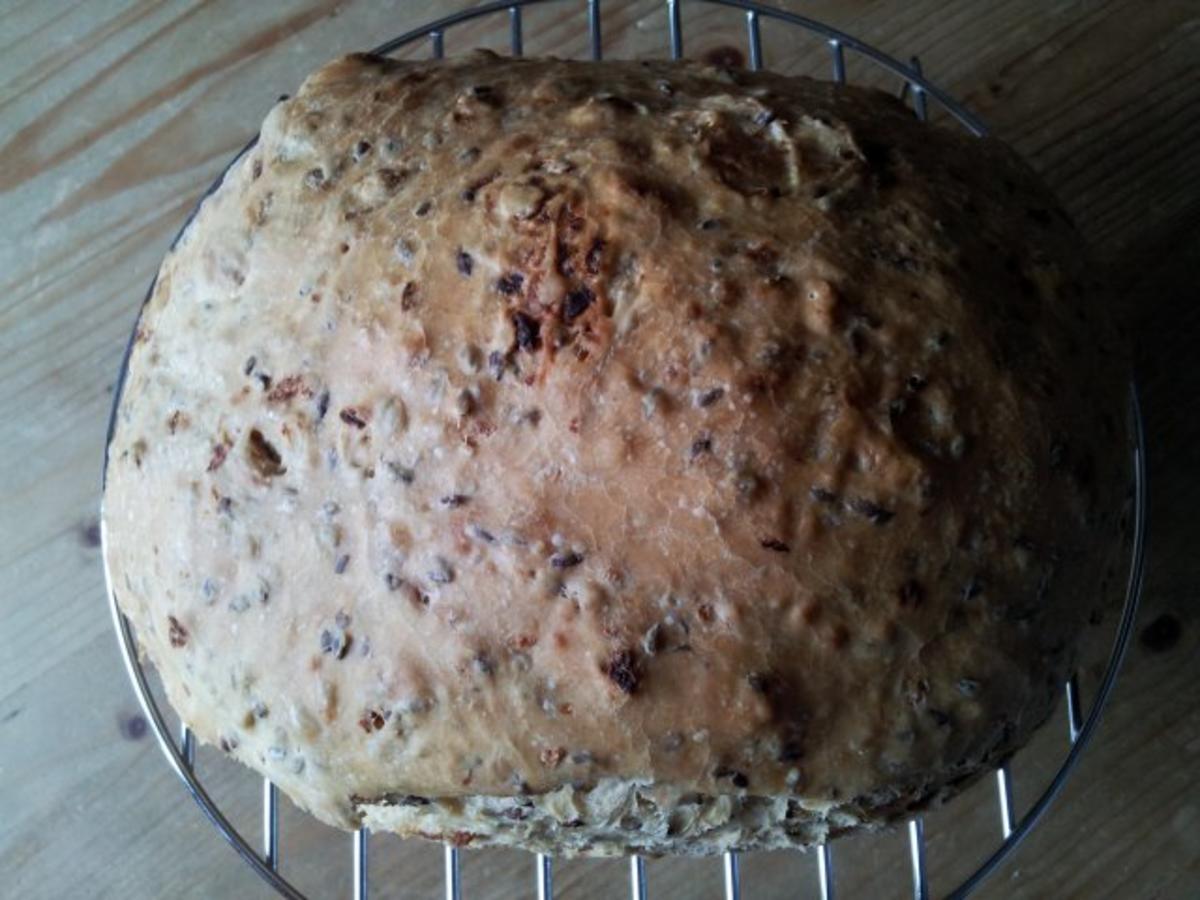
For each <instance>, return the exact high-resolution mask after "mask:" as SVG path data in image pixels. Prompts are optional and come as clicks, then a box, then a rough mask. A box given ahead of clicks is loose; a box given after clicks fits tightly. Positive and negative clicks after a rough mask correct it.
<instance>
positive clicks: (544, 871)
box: [537, 853, 554, 900]
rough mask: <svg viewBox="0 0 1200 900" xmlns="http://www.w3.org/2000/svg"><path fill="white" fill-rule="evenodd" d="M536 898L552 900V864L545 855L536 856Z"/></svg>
mask: <svg viewBox="0 0 1200 900" xmlns="http://www.w3.org/2000/svg"><path fill="white" fill-rule="evenodd" d="M537 898H538V900H554V862H553V860H551V859H550V857H549V856H547V855H546V854H545V853H539V854H538V855H537Z"/></svg>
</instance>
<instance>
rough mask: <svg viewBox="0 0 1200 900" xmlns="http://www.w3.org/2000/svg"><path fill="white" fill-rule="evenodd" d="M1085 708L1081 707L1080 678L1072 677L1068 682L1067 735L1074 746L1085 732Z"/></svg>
mask: <svg viewBox="0 0 1200 900" xmlns="http://www.w3.org/2000/svg"><path fill="white" fill-rule="evenodd" d="M1082 709H1083V707H1082V706H1080V705H1079V676H1078V675H1077V674H1076V675H1072V676H1071V678H1070V680H1069V681H1068V682H1067V735H1068V736H1069V737H1070V738H1071V743H1072V744H1074V743H1075V742H1076V741H1077V740H1079V732H1080V731H1082V730H1083V713H1082Z"/></svg>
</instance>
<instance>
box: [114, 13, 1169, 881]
mask: <svg viewBox="0 0 1200 900" xmlns="http://www.w3.org/2000/svg"><path fill="white" fill-rule="evenodd" d="M550 2H558V0H498V2H487V3H483V4H481V5H479V6H477V7H473V8H468V9H465V10H460V11H459V12H456V13H453V14H451V15H447V16H443V17H442V18H440V19H438V20H436V21H434V22H430V23H427V24H426V25H424V26H422V27H420V28H417V29H413V30H411V31H409V32H407V33H406V34H403V35H401V36H399V37H397V38H395V39H393V40H391V41H388V42H386V43H385V44H382V45H380V46H379V47H377V48H376V49H375V50H374V51H373V52H375V53H378V54H390V53H392V52H394V51H395V50H397V49H399V48H401V47H403V46H405V45H408V44H411V43H414V42H416V41H419V40H421V39H428V41H429V44H430V54H431V55H432V56H433V57H434V58H436V59H441V58H443V57H444V55H445V47H444V36H445V32H446V30H447V29H449V28H450V27H451V26H454V25H457V24H459V23H461V22H465V21H468V20H472V19H477V18H480V17H483V16H487V15H491V14H495V13H499V14H502V15H503V14H507V16H508V20H509V35H510V45H511V49H512V53H513V55H514V56H519V55H521V54H522V53H523V51H524V48H523V34H522V21H521V15H522V9H523V7H525V6H531V5H534V4H536V3H550ZM703 2H706V3H709V4H712V5H718V6H726V7H732V8H736V9H739V10H742V11H743V12H744V13H745V16H746V34H747V42H748V45H749V63H750V67H751V68H752V69H759V68H761V67H762V65H763V54H762V42H761V33H760V32H761V20H762V19H763V18H769V19H771V20H773V21H779V22H784V23H786V24H791V25H794V26H798V27H800V28H801V29H803V30H806V31H808V32H810V33H813V34H816V35H818V36H820V37H822V38H823V39H824V40H825V41H826V42H827V43H828V45H829V47H830V52H831V56H832V68H833V77H834V80H835V81H837V82H838V83H845V81H846V60H845V51H846V49H847V48H848V49H850V50H852V51H853V52H855V53H857V54H858V55H860V56H862V57H865V58H867V59H868V60H870V61H871V62H873V63H875V64H877V65H879V66H880V67H882V68H883V69H885V70H887V71H889V72H892V73H893V74H895V75H898V76H899V77H900V78H901V80H902V82H903V87H902V90H901V96H907V94H908V92H909V91H911V92H912V104H913V109H914V113H915V114H916V116H917V117H918V118H919V119H922V120H924V119H926V117H927V114H928V110H927V104H928V100H929V99H930V98H932V99H933V100H935V101H936V102H937V103H938V104H939V105H940V106H942V108H943V109H945V110H946V111H947V112H948V113H949V114H950V115H951V116H953V117H954V118H955V119H956V120H957V121H958V122H959V123H960V124H961V125H962V126H963V127H964V128H965V129H967V130H968V131H969V132H971V133H972V134H975V135H977V136H982V135H985V134H986V133H987V130H986V128H985V127H984V126H983V124H982V123H981V122H980V121H979V120H978V119H977V118H975V116H973V115H972V114H971V113H970V112H969V111H967V110H966V109H964V108H963V107H962V106H960V105H959V104H958V103H957V102H955V101H954V99H953V98H951V97H950V96H949V95H948V94H946V93H945V92H943V91H942V90H941V89H940V88H938V87H937V86H936V85H933V84H931V83H930V82H928V81H927V80H926V79H925V77H924V73H923V72H922V69H921V64H920V60H919V59H917V58H916V57H913V58H912V59H911V60H910V63H909V64H908V65H905V64H903V63H900V62H899V61H897V60H895V59H893V58H892V57H890V56H888V55H887V54H884V53H882V52H880V51H879V50H876V49H875V48H873V47H871V46H870V45H868V44H865V43H863V42H862V41H859V40H858V39H857V38H855V37H853V36H851V35H848V34H846V33H844V32H841V31H839V30H837V29H834V28H830V27H829V26H827V25H824V24H823V23H820V22H817V21H815V20H812V19H808V18H805V17H803V16H799V15H796V14H794V13H790V12H787V11H785V10H780V9H776V8H774V7H769V6H764V5H762V4H759V3H754V2H750V0H703ZM697 5H698V4H697ZM681 7H682V4H681V3H680V0H666V14H667V25H668V39H669V47H670V53H671V57H672V58H673V59H678V58H681V57H682V55H683V23H682V18H681ZM587 9H588V37H589V49H590V52H591V56H592V58H594V59H600V58H601V56H602V46H601V36H602V31H601V7H600V2H599V0H589V2H588V5H587ZM256 142H257V138H256V139H255V140H253V141H251V142H250V143H249V144H247V145H246V147H244V148H243V149H242V151H241V152H240V153H239V154H238V155H237V156H235V157H234V159H233V160H232V161H231V162H230V164H229V166H227V167H226V170H225V172H222V175H221V177H219V178H218V179H217V180H216V181H214V182H213V184H212V185H211V186H210V187H209V188H208V190H207V191H206V192H205V195H204V197H202V198H201V202H203V200H204V199H206V198H207V197H208V196H209V195H210V194H212V193H213V192H214V191H215V190H216V189H217V187H219V185H220V184H221V182H222V180H223V179H224V177H225V174H226V173H227V172H228V171H229V170H230V169H232V167H233V166H234V165H235V164H236V163H237V162H238V160H240V159H241V158H242V157H243V156H245V154H246V153H247V152H248V151H249V150H250V149H251V148H252V147H253V146H254V144H255V143H256ZM199 208H200V204H197V207H196V209H194V210H193V211H192V213H191V214H190V215H189V217H188V219H187V221H186V222H185V223H184V225H183V228H181V229H180V231H179V233H178V234H177V235H176V236H175V239H174V240H173V241H172V244H171V246H172V248H174V246H175V245H176V244H177V243H178V242H179V240H180V239H181V238H182V236H183V234H184V233H185V232H186V230H187V228H188V227H189V226H190V224H191V221H192V220H193V219H194V217H195V215H196V213H197V212H198V210H199ZM154 287H155V285H154V284H153V283H152V284H151V286H150V289H149V290H148V291H147V294H146V300H148V299H149V297H150V296H151V295H152V294H153V291H154ZM144 302H145V301H144ZM143 305H144V304H143ZM134 333H136V329H135V332H134ZM132 346H133V340H132V336H131V339H130V341H129V343H128V344H127V346H126V352H125V356H124V358H123V361H122V365H121V369H120V372H119V376H118V381H117V387H116V390H115V391H114V397H113V406H112V410H111V413H110V418H109V425H108V438H107V441H106V445H105V473H104V474H105V475H107V464H108V453H109V446H110V445H111V441H112V437H113V433H114V431H115V427H116V412H117V409H118V407H119V403H120V399H121V396H122V393H123V389H124V385H125V380H126V374H127V370H128V363H129V356H130V352H131V350H132ZM1130 404H1131V411H1132V421H1133V434H1134V441H1135V443H1134V447H1133V471H1134V535H1133V547H1132V561H1131V565H1130V571H1129V577H1128V581H1127V587H1126V598H1125V607H1124V609H1123V611H1122V617H1121V621H1120V623H1119V626H1118V630H1117V635H1116V638H1115V639H1114V643H1113V649H1112V653H1111V655H1110V658H1109V664H1108V668H1107V669H1106V671H1105V674H1104V678H1103V680H1102V682H1101V685H1100V687H1099V690H1098V691H1097V695H1096V699H1095V701H1094V703H1093V705H1092V707H1091V709H1090V711H1089V712H1088V713H1087V716H1086V719H1085V717H1084V712H1083V707H1082V704H1081V702H1080V696H1079V685H1078V680H1077V678H1075V677H1074V676H1072V678H1071V679H1070V680H1069V681H1068V682H1067V683H1066V685H1065V690H1066V694H1067V718H1068V729H1069V734H1070V736H1071V739H1072V747H1071V750H1070V752H1069V753H1068V755H1067V758H1066V760H1065V761H1064V762H1063V764H1062V765H1061V766H1060V768H1059V770H1058V772H1057V774H1056V775H1055V777H1054V779H1053V781H1052V782H1051V784H1050V786H1049V787H1048V788H1047V789H1046V790H1045V791H1044V792H1043V794H1042V795H1041V797H1040V798H1039V799H1038V800H1037V802H1036V803H1034V804H1033V806H1032V807H1031V809H1030V811H1029V812H1028V813H1027V814H1026V816H1025V817H1024V818H1023V819H1021V820H1020V821H1019V822H1017V823H1015V825H1014V823H1013V817H1012V815H1011V812H1012V797H1011V787H1010V775H1009V772H1008V770H1007V768H1004V769H1002V770H1000V771H999V772H998V773H997V779H998V782H997V783H998V790H999V792H1000V801H1001V816H1002V820H1003V821H1002V825H1003V831H1004V833H1005V835H1006V839H1005V840H1004V841H1003V843H1002V844H1001V845H1000V846H999V847H998V848H997V849H996V850H995V851H994V852H993V854H992V855H991V856H990V857H989V858H988V859H987V860H986V861H985V862H984V864H983V865H982V866H980V867H979V868H978V869H977V870H976V871H975V873H974V874H973V875H972V876H971V877H970V878H968V879H967V880H966V881H964V882H963V883H962V884H961V885H960V886H959V887H958V888H957V889H956V890H955V891H953V892H951V893H950V894H948V896H949V897H951V898H959V897H965V896H967V895H968V894H969V893H970V892H971V891H972V890H974V888H975V887H977V886H978V885H979V883H980V882H982V881H983V879H984V878H986V877H987V876H988V875H989V874H990V873H991V872H992V871H993V870H994V869H995V867H996V866H997V865H998V864H999V862H1000V861H1001V860H1003V859H1004V858H1005V857H1006V856H1007V855H1008V854H1009V853H1010V852H1011V851H1012V850H1013V849H1014V848H1015V847H1016V846H1017V845H1018V844H1019V843H1020V841H1021V840H1022V839H1023V837H1024V836H1025V835H1026V834H1027V833H1028V832H1029V830H1031V829H1032V827H1033V826H1034V825H1035V824H1036V822H1037V821H1038V819H1039V818H1040V817H1041V815H1043V814H1044V812H1045V810H1046V809H1047V808H1048V806H1049V805H1050V803H1051V802H1052V801H1053V800H1054V798H1055V797H1056V796H1057V795H1058V793H1059V792H1061V790H1062V787H1063V785H1064V784H1065V782H1066V779H1067V777H1068V776H1069V775H1070V773H1071V771H1072V770H1073V768H1074V766H1075V765H1076V764H1077V762H1078V759H1079V756H1080V754H1081V752H1082V751H1083V749H1084V748H1085V746H1086V744H1087V743H1088V741H1089V740H1090V738H1091V736H1092V734H1093V733H1094V732H1095V729H1096V727H1097V725H1098V722H1099V719H1100V714H1101V712H1102V710H1103V708H1104V706H1105V705H1106V703H1107V700H1108V697H1109V695H1110V694H1111V691H1112V688H1113V685H1114V683H1115V679H1116V675H1117V672H1118V670H1119V668H1120V665H1121V662H1122V660H1123V658H1124V655H1125V652H1126V649H1127V647H1128V643H1129V637H1130V634H1131V631H1132V627H1133V622H1134V617H1135V614H1136V611H1137V606H1138V600H1139V597H1140V593H1141V589H1142V583H1143V577H1144V544H1145V502H1146V472H1145V451H1144V433H1143V428H1142V418H1141V408H1140V404H1139V402H1138V397H1137V393H1136V389H1135V388H1134V386H1133V385H1132V384H1131V386H1130ZM102 539H103V532H102ZM105 578H106V582H107V587H108V598H109V609H110V614H111V616H112V619H113V624H114V628H115V630H116V632H117V637H118V641H119V644H120V648H121V651H122V656H123V661H124V664H125V667H126V672H127V674H128V675H129V678H130V680H131V682H132V684H133V686H134V689H135V692H136V693H137V695H138V700H139V703H140V704H141V706H142V709H143V711H144V712H145V714H146V716H147V718H148V720H149V721H150V723H151V726H152V727H153V729H154V732H155V737H156V739H157V741H158V744H159V747H160V749H161V750H162V752H163V754H164V756H165V757H166V759H167V761H168V764H169V765H170V766H171V768H172V769H173V770H174V772H175V774H176V775H177V777H179V778H180V780H182V781H183V782H184V784H185V786H186V787H187V789H188V790H189V792H190V793H191V794H192V797H193V799H194V800H195V801H196V803H197V805H198V806H200V808H201V810H202V812H203V813H204V814H205V816H206V817H207V818H208V819H209V821H210V822H211V823H212V824H213V826H214V827H215V828H217V830H218V831H220V832H221V834H222V836H223V837H224V838H225V839H226V841H228V842H229V844H230V845H231V846H232V847H233V848H234V850H235V851H236V852H237V853H238V854H239V855H240V856H241V857H242V858H243V859H244V860H245V861H246V862H247V863H248V864H249V865H250V866H251V867H252V868H253V869H254V870H255V871H256V872H257V873H258V875H259V876H260V877H262V878H263V880H264V881H266V882H267V883H268V884H270V885H271V886H272V887H273V888H275V889H276V890H277V891H278V892H279V894H280V895H281V896H284V897H286V898H289V900H304V896H303V894H301V893H300V892H299V891H298V890H296V888H295V887H294V886H292V885H291V884H289V883H288V882H287V881H286V880H285V879H283V878H282V877H281V876H280V874H279V871H278V859H279V853H278V840H279V828H278V795H277V791H276V789H275V788H274V786H273V785H271V784H270V782H269V781H267V782H264V787H263V845H264V849H263V853H262V854H261V855H260V854H259V853H257V852H256V851H255V850H254V849H253V848H252V847H251V846H250V844H249V843H248V842H247V841H246V840H245V839H244V838H243V837H242V836H241V835H240V834H239V833H238V832H237V831H236V830H235V829H234V828H233V827H232V825H231V824H230V823H229V821H228V820H227V819H226V817H225V816H224V815H223V814H222V813H221V811H220V810H219V809H218V808H217V806H216V805H215V804H214V803H213V801H212V798H211V797H210V796H209V795H208V793H207V791H205V789H204V787H203V785H202V784H201V783H200V781H199V780H198V778H197V777H196V775H195V773H194V770H195V752H196V743H195V737H194V735H193V734H192V732H191V731H190V729H188V728H187V727H186V726H185V727H183V728H182V729H181V731H180V734H179V740H178V743H176V742H175V741H174V740H173V739H172V737H171V733H170V731H169V729H168V728H167V727H166V724H165V720H164V718H163V715H162V712H161V710H160V709H159V707H158V704H157V701H156V700H155V699H154V697H153V695H152V694H151V692H150V688H149V684H148V682H147V679H146V675H145V672H144V671H143V669H142V668H141V665H140V663H139V662H138V660H137V648H136V641H135V639H134V637H133V633H132V629H131V626H130V624H129V621H128V620H127V619H126V618H125V617H124V615H122V614H121V612H120V609H119V606H118V605H117V601H116V595H115V592H114V591H113V587H112V584H111V576H110V573H109V572H108V571H107V569H106V572H105ZM1006 786H1007V787H1006ZM368 838H369V835H368V832H367V830H366V829H365V828H364V829H360V830H359V831H357V832H355V834H354V836H353V849H354V892H353V895H354V897H355V900H366V897H367V893H368V879H367V870H368V866H367V860H368V857H367V853H368ZM909 844H910V855H911V859H912V870H913V890H914V896H915V897H917V898H924V897H927V896H928V885H927V880H926V875H925V846H924V828H923V823H922V821H921V820H920V819H915V820H913V821H912V822H910V823H909ZM444 853H445V857H444V858H445V882H446V897H447V900H461V878H460V872H459V851H458V850H457V849H456V848H454V847H451V846H448V845H447V846H446V848H445V851H444ZM723 868H724V876H725V893H726V897H727V898H732V900H739V898H740V871H739V869H740V863H739V859H738V856H737V854H736V853H729V854H726V856H725V859H724V863H723ZM817 868H818V880H819V883H820V896H821V897H822V900H831V898H832V897H833V896H834V870H833V858H832V853H831V851H830V848H829V847H828V846H827V845H821V846H820V847H819V848H818V853H817ZM630 890H631V895H632V897H633V898H634V900H645V898H646V894H647V891H646V876H645V863H644V861H643V860H642V859H641V858H640V857H632V858H631V859H630ZM537 893H538V897H539V900H551V898H552V896H553V884H552V863H551V860H550V858H549V857H546V856H544V855H538V857H537Z"/></svg>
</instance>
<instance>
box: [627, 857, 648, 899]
mask: <svg viewBox="0 0 1200 900" xmlns="http://www.w3.org/2000/svg"><path fill="white" fill-rule="evenodd" d="M629 897H630V900H646V861H645V860H644V859H642V858H641V857H640V856H631V857H629Z"/></svg>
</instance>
